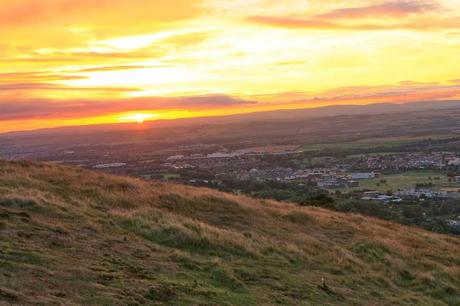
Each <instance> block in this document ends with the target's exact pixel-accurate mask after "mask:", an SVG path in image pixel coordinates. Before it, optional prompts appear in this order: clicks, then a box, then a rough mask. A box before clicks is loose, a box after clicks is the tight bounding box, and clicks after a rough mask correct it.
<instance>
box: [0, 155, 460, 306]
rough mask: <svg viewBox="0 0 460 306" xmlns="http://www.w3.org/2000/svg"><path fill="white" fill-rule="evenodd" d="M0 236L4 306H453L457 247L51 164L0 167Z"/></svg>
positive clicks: (377, 226)
mask: <svg viewBox="0 0 460 306" xmlns="http://www.w3.org/2000/svg"><path fill="white" fill-rule="evenodd" d="M0 238H1V239H0V247H1V248H0V264H1V265H0V267H1V268H0V269H1V270H0V301H4V302H7V303H22V304H34V303H43V304H66V305H70V304H149V303H150V304H151V303H154V302H157V303H159V304H174V305H176V304H185V305H195V304H200V303H205V302H208V303H211V304H219V305H224V304H228V305H251V304H254V305H270V304H289V305H337V304H343V305H415V304H417V305H458V304H459V303H460V259H459V257H458V252H459V251H460V239H459V238H458V237H450V236H445V235H440V234H435V233H431V232H426V231H424V230H421V229H418V228H413V227H405V226H401V225H397V224H394V223H390V222H386V221H382V220H378V219H374V218H369V217H363V216H360V215H354V214H341V213H337V212H332V211H328V210H324V209H320V208H312V207H299V206H296V205H294V204H286V203H279V202H275V201H260V200H255V199H252V198H248V197H242V196H236V195H231V194H226V193H221V192H218V191H215V190H210V189H203V188H200V189H197V188H193V187H187V186H182V185H173V184H166V183H159V182H155V183H148V182H145V181H141V180H138V179H134V178H125V177H116V176H109V175H105V174H101V173H98V172H90V171H85V170H82V169H74V168H68V167H62V166H56V165H47V164H34V163H30V162H0ZM322 278H325V279H326V280H327V284H328V288H329V290H330V291H328V290H325V289H324V288H321V287H318V285H320V284H321V279H322Z"/></svg>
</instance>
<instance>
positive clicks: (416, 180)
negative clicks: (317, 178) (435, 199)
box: [342, 170, 460, 192]
mask: <svg viewBox="0 0 460 306" xmlns="http://www.w3.org/2000/svg"><path fill="white" fill-rule="evenodd" d="M430 178H431V179H430ZM359 183H360V186H359V187H354V188H346V189H342V191H353V190H362V189H369V190H377V191H382V192H386V191H393V192H395V191H399V190H407V189H412V188H414V187H415V185H416V184H427V183H432V184H433V187H432V189H434V190H441V189H444V188H455V187H460V186H459V184H455V183H450V182H449V180H448V178H447V176H446V173H445V172H442V171H436V170H433V171H432V170H428V171H425V170H420V171H408V172H404V173H401V174H393V175H381V176H380V177H378V178H375V179H369V180H360V181H359Z"/></svg>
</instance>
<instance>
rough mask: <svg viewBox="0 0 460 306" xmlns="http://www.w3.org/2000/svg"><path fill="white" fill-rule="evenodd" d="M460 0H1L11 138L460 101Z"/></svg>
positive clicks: (6, 125) (1, 102)
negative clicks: (60, 129) (72, 128)
mask: <svg viewBox="0 0 460 306" xmlns="http://www.w3.org/2000/svg"><path fill="white" fill-rule="evenodd" d="M459 17H460V7H459V6H458V1H456V0H349V1H330V0H321V1H319V0H317V1H313V0H310V1H306V0H286V1H273V0H233V1H227V0H170V1H163V0H131V1H125V0H101V1H92V0H79V1H74V0H22V1H17V0H0V37H2V39H1V41H0V132H5V131H12V130H24V129H36V128H41V127H53V126H63V125H79V124H97V123H117V122H143V121H146V120H154V119H170V118H181V117H193V116H210V115H216V114H218V115H224V114H234V113H242V112H254V111H259V110H273V109H282V108H306V107H317V106H322V105H333V104H369V103H375V102H394V103H404V102H411V101H420V100H430V101H431V100H432V101H438V100H453V99H458V98H459V97H460V60H459V55H458V54H459V53H458V50H460V18H459Z"/></svg>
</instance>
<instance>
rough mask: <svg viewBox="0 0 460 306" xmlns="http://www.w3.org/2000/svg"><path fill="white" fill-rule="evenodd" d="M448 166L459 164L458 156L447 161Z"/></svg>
mask: <svg viewBox="0 0 460 306" xmlns="http://www.w3.org/2000/svg"><path fill="white" fill-rule="evenodd" d="M448 165H449V166H460V158H455V159H452V160H450V161H449V162H448Z"/></svg>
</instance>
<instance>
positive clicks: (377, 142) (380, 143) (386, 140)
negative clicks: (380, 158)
mask: <svg viewBox="0 0 460 306" xmlns="http://www.w3.org/2000/svg"><path fill="white" fill-rule="evenodd" d="M449 137H451V136H449V135H424V136H416V137H415V136H400V137H379V138H375V137H373V138H364V139H359V140H353V141H345V142H334V143H317V144H307V145H303V146H301V147H300V150H301V151H304V152H308V151H319V150H327V149H368V148H375V147H379V148H392V147H396V146H400V145H404V144H414V143H417V142H420V141H425V140H428V139H432V140H441V139H448V138H449ZM379 154H380V153H379Z"/></svg>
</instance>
